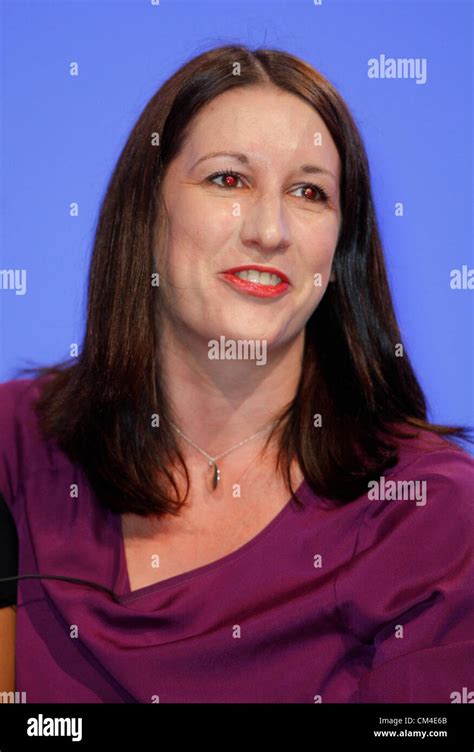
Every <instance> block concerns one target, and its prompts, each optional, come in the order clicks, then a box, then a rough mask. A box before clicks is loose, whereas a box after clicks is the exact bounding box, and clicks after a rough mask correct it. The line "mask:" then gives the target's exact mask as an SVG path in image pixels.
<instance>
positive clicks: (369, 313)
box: [22, 45, 472, 516]
mask: <svg viewBox="0 0 474 752" xmlns="http://www.w3.org/2000/svg"><path fill="white" fill-rule="evenodd" d="M236 73H237V75H236ZM262 84H264V85H272V86H277V87H279V88H280V89H283V90H285V91H287V92H291V93H292V94H294V95H296V96H298V97H302V98H303V99H304V100H305V101H306V102H308V103H309V104H310V105H312V106H313V107H314V109H315V110H316V111H317V112H318V113H319V115H320V116H321V118H322V119H323V120H324V122H325V124H326V126H327V128H328V129H329V132H330V133H331V136H332V138H333V140H334V143H335V145H336V147H337V150H338V153H339V157H340V160H341V168H342V169H341V183H340V203H341V210H342V225H341V231H340V235H339V239H338V243H337V247H336V250H335V256H334V262H333V269H334V271H335V277H336V279H335V282H331V283H330V284H329V285H328V288H327V290H326V292H325V294H324V296H323V298H322V300H321V302H320V304H319V305H318V307H317V308H316V310H315V311H314V313H313V315H312V316H311V318H310V319H309V320H308V322H307V324H306V333H305V346H304V360H303V365H302V371H301V377H300V382H299V385H298V388H297V392H296V395H295V398H294V400H293V401H292V403H291V404H290V405H288V406H285V409H284V411H283V412H282V414H281V415H280V417H279V420H278V422H277V424H276V426H275V428H274V429H273V431H272V433H271V434H270V435H269V437H268V440H267V443H266V444H265V447H266V446H267V445H268V442H269V441H270V439H271V437H272V435H273V434H274V433H275V431H277V432H278V433H277V434H276V435H275V438H278V448H279V454H278V457H277V469H280V470H282V472H283V475H284V477H285V478H286V482H287V484H288V489H289V491H290V492H291V494H292V495H293V498H295V501H296V502H297V503H298V501H299V500H298V499H297V497H295V496H294V489H293V488H292V484H291V478H290V472H289V468H290V464H291V461H292V460H293V459H294V458H297V460H298V462H299V465H300V467H301V469H302V471H303V473H304V476H305V478H306V481H307V482H308V484H309V485H310V486H311V488H312V489H313V490H314V491H315V493H316V494H318V495H320V496H323V497H326V498H328V499H332V500H335V501H336V502H340V503H347V502H349V501H351V500H354V499H356V498H358V497H359V496H361V495H362V494H363V493H364V492H366V491H367V483H368V481H369V480H370V479H371V478H373V477H376V476H380V475H381V474H382V473H383V472H384V471H385V470H387V469H388V468H391V467H393V466H394V465H396V463H397V462H398V452H397V441H396V440H395V439H396V438H397V437H398V438H401V437H409V438H413V437H415V436H416V435H417V430H418V429H427V430H429V431H431V432H433V434H438V435H440V436H451V437H453V438H454V439H458V440H459V439H462V440H464V441H469V442H472V437H471V436H470V432H471V430H472V429H471V428H466V427H464V426H456V427H452V426H444V425H436V424H432V423H429V422H428V421H427V413H426V401H425V397H424V394H423V392H422V389H421V387H420V385H419V383H418V380H417V378H416V376H415V374H414V371H413V369H412V366H411V364H410V360H409V358H408V356H407V354H406V351H405V354H404V356H403V357H397V356H396V348H397V346H398V345H400V344H402V342H403V340H402V337H401V334H400V331H399V328H398V325H397V322H396V318H395V313H394V309H393V304H392V300H391V293H390V288H389V284H388V280H387V275H386V270H385V264H384V259H383V251H382V246H381V241H380V237H379V232H378V228H377V221H376V217H375V211H374V204H373V199H372V194H371V186H370V177H369V168H368V161H367V155H366V152H365V148H364V145H363V142H362V138H361V136H360V134H359V132H358V129H357V126H356V125H355V122H354V120H353V118H352V116H351V113H350V112H349V110H348V107H347V105H346V104H345V102H344V100H343V99H342V97H341V96H340V94H339V93H338V92H337V91H336V90H335V88H334V87H333V86H332V85H331V83H330V82H329V81H328V80H327V79H326V78H324V77H323V76H322V75H321V74H320V73H319V72H317V71H316V70H315V69H313V68H312V67H311V66H310V65H308V64H307V63H305V62H304V61H302V60H300V59H298V58H297V57H294V56H293V55H290V54H288V53H286V52H283V51H279V50H267V49H256V50H250V49H248V48H247V47H245V46H243V45H226V46H223V47H218V48H214V49H211V50H209V51H207V52H205V53H203V54H201V55H199V56H197V57H195V58H194V59H192V60H190V61H189V62H188V63H186V64H185V65H184V66H183V67H181V68H180V69H179V70H178V71H177V72H176V73H175V74H174V75H172V76H171V78H169V79H168V80H167V81H166V82H165V83H164V84H163V85H162V86H161V87H160V89H159V90H158V91H157V92H156V94H155V95H154V96H153V97H152V99H151V100H150V101H149V102H148V104H147V105H146V107H145V109H144V111H143V113H142V114H141V115H140V117H139V119H138V121H137V123H136V125H135V126H134V128H133V130H132V132H131V134H130V136H129V138H128V140H127V143H126V145H125V147H124V149H123V151H122V153H121V155H120V157H119V160H118V162H117V165H116V167H115V170H114V172H113V174H112V177H111V179H110V182H109V185H108V187H107V190H106V193H105V197H104V199H103V202H102V206H101V209H100V214H99V219H98V223H97V229H96V234H95V242H94V248H93V254H92V259H91V265H90V270H89V277H88V302H87V325H86V333H85V338H84V342H83V345H82V348H81V352H80V354H79V356H78V357H77V358H76V359H74V360H73V361H72V362H71V359H68V360H66V361H62V362H61V363H57V364H56V365H54V366H46V367H36V368H28V369H25V368H24V369H22V372H23V373H25V372H32V371H33V372H35V373H36V374H37V375H39V376H40V377H45V378H44V379H42V381H41V387H42V388H41V393H40V397H39V399H38V400H37V402H36V413H37V415H38V418H39V425H40V428H41V431H42V433H43V435H44V437H45V438H46V439H49V438H52V439H55V440H56V441H57V442H58V444H59V446H60V447H61V449H62V450H63V451H64V452H65V453H66V455H67V456H68V457H69V458H70V459H71V460H72V461H73V462H77V463H79V464H80V465H81V466H82V468H83V469H84V471H85V472H86V475H87V478H88V480H89V482H90V483H91V486H92V488H93V490H94V492H95V493H96V495H97V498H98V499H99V501H100V502H101V503H102V504H104V505H106V506H107V507H108V508H109V509H111V510H112V511H114V512H117V513H122V512H133V513H135V514H138V515H142V516H148V515H150V514H157V515H162V514H165V513H172V514H176V513H177V512H178V511H179V507H180V505H181V503H184V501H185V499H186V498H187V495H188V492H189V475H188V471H187V469H186V465H185V462H184V459H183V457H182V455H181V453H180V450H179V448H178V446H177V444H176V440H175V437H174V434H173V433H172V431H171V430H167V426H168V425H169V420H173V418H174V416H173V415H172V411H171V407H170V405H169V404H168V402H167V400H166V395H165V390H164V385H163V383H162V377H161V369H160V360H159V356H158V352H159V348H158V345H159V337H160V326H159V316H158V315H157V312H158V311H159V304H160V288H159V286H156V285H153V284H152V283H151V280H152V275H153V274H154V273H155V272H156V269H155V266H154V260H153V258H154V256H153V241H154V238H155V232H156V227H161V226H162V224H161V223H164V212H163V205H162V201H161V194H160V186H161V181H162V179H163V176H164V174H165V170H166V168H167V166H168V165H169V163H170V162H171V160H172V159H173V158H174V157H175V156H176V155H177V154H178V152H179V150H180V148H181V147H182V145H183V142H184V140H185V138H186V135H187V131H188V128H189V126H190V124H191V121H192V119H193V117H194V115H196V113H197V112H198V111H199V110H200V108H201V107H203V106H204V105H206V104H208V103H209V102H210V101H211V100H212V99H213V98H214V97H216V96H218V95H219V94H221V93H223V92H225V91H228V90H229V89H231V88H233V87H237V86H238V87H242V86H252V85H262ZM155 223H157V224H155ZM315 414H320V415H321V416H322V419H323V424H322V426H321V427H317V428H315V427H314V422H313V416H314V415H315ZM154 415H155V416H156V415H159V421H160V427H159V428H157V427H156V426H154V425H153V421H152V416H154ZM409 426H411V427H412V429H413V428H414V429H416V430H415V432H413V431H412V432H411V433H406V430H407V429H409ZM404 431H405V433H404ZM450 443H451V445H453V446H456V444H453V443H452V442H450ZM178 463H180V465H181V469H183V470H184V473H185V477H186V480H187V491H186V495H185V497H184V499H182V500H181V499H180V498H179V494H178V487H177V485H176V483H175V481H174V480H173V473H172V470H173V468H174V469H175V470H176V468H178ZM171 488H173V490H174V493H170V490H171Z"/></svg>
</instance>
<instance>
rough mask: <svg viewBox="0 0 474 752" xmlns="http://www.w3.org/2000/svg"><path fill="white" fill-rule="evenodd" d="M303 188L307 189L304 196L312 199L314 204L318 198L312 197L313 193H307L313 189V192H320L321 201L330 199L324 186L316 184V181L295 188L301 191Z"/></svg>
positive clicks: (309, 199)
mask: <svg viewBox="0 0 474 752" xmlns="http://www.w3.org/2000/svg"><path fill="white" fill-rule="evenodd" d="M302 188H303V189H304V191H305V195H304V196H303V198H305V199H306V200H307V201H312V202H313V203H314V204H315V203H316V202H317V198H312V196H311V193H310V195H306V194H307V192H308V191H312V193H313V194H317V193H319V194H320V196H321V199H320V200H321V201H327V200H328V199H329V196H328V194H327V193H326V191H325V190H324V188H321V186H320V185H314V183H306V184H305V185H300V186H298V188H295V190H296V191H300V190H301V189H302Z"/></svg>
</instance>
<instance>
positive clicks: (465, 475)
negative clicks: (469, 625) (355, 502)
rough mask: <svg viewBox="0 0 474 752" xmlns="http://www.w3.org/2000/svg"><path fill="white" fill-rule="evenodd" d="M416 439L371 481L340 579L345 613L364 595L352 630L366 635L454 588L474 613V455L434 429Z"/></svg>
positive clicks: (405, 446) (402, 448) (360, 600)
mask: <svg viewBox="0 0 474 752" xmlns="http://www.w3.org/2000/svg"><path fill="white" fill-rule="evenodd" d="M410 442H411V443H410ZM410 442H408V443H405V440H403V442H402V445H401V446H400V461H399V462H398V464H397V465H396V466H395V467H394V468H392V469H391V470H390V471H388V472H386V473H384V474H383V476H381V477H379V478H373V480H372V481H371V483H370V484H369V489H368V491H367V494H366V498H365V500H364V501H365V503H364V512H363V514H362V517H361V522H360V526H359V530H358V533H357V539H356V542H355V546H354V550H353V555H352V557H351V561H350V562H349V563H348V565H347V567H346V568H345V571H344V573H343V574H342V575H341V576H340V578H339V582H338V587H337V589H338V594H339V599H340V604H341V608H342V609H343V610H344V608H345V605H347V606H349V605H350V604H352V606H354V597H355V596H354V594H357V596H356V600H357V612H358V614H359V617H360V619H357V625H356V624H355V623H353V624H352V627H353V628H355V629H356V631H358V630H360V632H361V633H364V634H366V635H367V632H366V630H368V633H370V630H371V628H373V626H374V625H375V624H377V623H379V622H380V621H381V620H387V621H389V620H390V619H391V618H396V617H397V615H399V614H400V613H402V612H404V611H407V610H409V609H411V608H412V607H415V606H416V605H417V604H420V603H422V602H428V601H429V600H430V599H431V598H433V597H435V598H436V597H438V596H439V597H441V598H445V597H446V595H447V593H448V592H449V593H450V599H452V598H453V597H454V592H456V593H457V595H458V597H459V600H460V601H463V600H465V603H466V607H467V602H468V601H469V603H470V605H469V608H470V609H471V612H472V613H474V546H473V540H474V459H473V457H472V456H471V455H469V454H468V453H467V452H465V451H464V450H463V449H461V448H460V447H458V446H456V445H454V444H453V443H452V442H450V441H446V440H445V439H440V437H438V436H436V435H434V434H432V433H431V432H425V431H423V432H421V433H420V434H419V436H418V438H417V439H414V440H410ZM436 593H437V594H438V596H435V594H436ZM352 611H353V609H352ZM353 613H355V611H353Z"/></svg>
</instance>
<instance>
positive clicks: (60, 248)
mask: <svg viewBox="0 0 474 752" xmlns="http://www.w3.org/2000/svg"><path fill="white" fill-rule="evenodd" d="M1 34H2V48H1V49H2V53H1V65H2V71H3V72H2V77H1V87H2V92H1V112H0V127H1V161H2V164H1V172H2V185H1V195H0V206H1V220H2V223H1V236H0V239H1V256H0V268H2V269H8V268H14V269H26V270H27V294H26V295H24V296H19V295H18V296H17V295H15V292H14V291H13V290H0V381H6V380H8V379H9V378H13V377H14V376H15V375H16V371H17V369H18V368H19V367H21V366H24V365H34V364H37V363H41V364H46V363H52V362H55V361H57V360H62V359H64V358H66V357H68V356H69V348H70V345H71V343H74V342H75V343H78V344H80V342H81V340H82V335H83V331H84V323H85V305H86V288H85V283H86V275H87V269H88V264H89V258H90V253H91V249H92V240H93V231H94V228H95V224H96V221H97V217H98V211H99V204H100V201H101V198H102V196H103V193H104V191H105V187H106V183H107V181H108V179H109V177H110V174H111V171H112V169H113V167H114V164H115V162H116V160H117V158H118V156H119V153H120V151H121V148H122V146H123V145H124V143H125V140H126V138H127V136H128V134H129V132H130V130H131V128H132V126H133V124H134V123H135V121H136V119H137V118H138V116H139V115H140V113H141V111H142V109H143V108H144V106H145V104H146V103H147V101H148V100H149V98H150V97H151V96H152V95H153V94H154V93H155V91H156V90H157V89H158V88H159V86H160V85H161V84H162V83H163V82H164V81H165V80H166V78H168V77H169V76H170V75H171V74H172V73H173V72H174V71H175V70H176V69H177V68H178V67H180V66H181V65H182V64H183V63H184V62H185V61H186V60H188V59H190V58H191V57H193V56H195V55H197V54H200V53H201V52H203V51H205V50H207V49H209V48H211V47H213V46H217V45H221V44H229V43H235V42H237V43H244V44H247V45H249V46H251V47H257V46H264V47H277V48H279V49H283V50H287V51H289V52H291V53H293V54H295V55H297V56H298V57H301V58H303V59H304V60H306V61H308V62H309V63H310V64H312V65H313V66H314V67H316V68H317V69H319V70H320V71H321V72H322V73H323V74H324V75H325V76H326V77H327V78H329V80H330V81H331V82H332V83H333V84H334V85H335V86H336V88H337V89H338V90H339V92H340V93H341V94H342V96H343V97H344V99H345V100H346V102H347V103H348V105H349V107H350V109H351V111H352V113H353V115H354V117H355V120H356V122H357V124H358V126H359V128H360V130H361V133H362V136H363V139H364V141H365V144H366V148H367V152H368V156H369V162H370V166H371V175H372V185H373V191H374V197H375V202H376V208H377V213H378V221H379V227H380V230H381V235H382V242H383V244H384V248H385V254H386V262H387V268H388V272H389V278H390V282H391V286H392V291H393V297H394V302H395V308H396V312H397V316H398V320H399V323H400V327H401V330H402V334H403V337H404V342H405V344H406V346H407V350H408V354H409V355H410V357H411V359H412V362H413V365H414V367H415V370H416V373H417V376H418V378H419V380H420V383H421V385H422V387H423V389H424V390H425V394H426V396H427V400H428V404H429V408H430V409H429V418H430V419H431V420H433V421H435V422H442V423H446V422H447V423H461V424H467V425H474V398H473V382H474V378H473V330H474V326H473V324H474V316H473V305H472V301H473V295H474V291H472V290H471V291H470V290H452V289H451V288H450V272H451V270H452V269H454V268H459V269H460V268H461V267H462V265H463V264H466V265H467V266H468V267H469V268H472V267H473V266H474V263H473V212H472V208H473V204H474V202H473V142H472V134H473V132H474V129H473V109H472V97H473V70H474V59H473V4H472V3H471V2H461V1H458V0H451V2H436V0H426V1H425V2H407V1H406V2H403V0H402V1H401V2H400V1H397V2H394V1H393V0H383V1H381V0H378V2H375V1H374V2H357V1H354V2H338V1H337V0H325V1H324V2H323V5H321V6H317V5H314V3H313V0H291V2H288V0H286V1H285V2H270V1H267V0H265V1H262V0H260V2H255V0H254V2H250V3H248V2H244V1H243V0H238V1H236V0H218V1H217V0H216V1H215V2H206V1H205V0H201V1H199V2H198V1H197V0H194V1H192V0H191V1H186V0H181V1H176V0H174V1H173V0H169V1H167V0H161V2H160V3H159V5H152V3H151V2H150V0H136V1H135V2H116V1H115V0H114V1H112V0H109V1H108V2H93V1H88V0H83V1H82V2H73V1H69V2H47V3H46V2H40V1H38V2H22V1H21V0H20V1H19V0H16V1H15V2H3V3H2V29H1ZM380 54H384V55H385V56H386V57H394V58H405V57H406V58H426V59H427V82H426V83H425V84H423V85H420V84H417V83H416V81H415V79H369V78H368V76H367V69H368V60H369V58H373V57H376V58H378V57H379V55H380ZM71 61H76V62H78V63H79V76H78V77H74V76H70V75H69V65H70V63H71ZM76 201H77V202H78V203H79V216H78V217H70V216H69V204H70V203H71V202H76ZM399 201H401V202H403V203H404V212H405V214H404V217H396V216H395V214H394V206H395V203H396V202H399ZM468 448H469V447H468ZM469 451H471V452H472V448H471V449H469Z"/></svg>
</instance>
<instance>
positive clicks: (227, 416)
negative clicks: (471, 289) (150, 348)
mask: <svg viewBox="0 0 474 752" xmlns="http://www.w3.org/2000/svg"><path fill="white" fill-rule="evenodd" d="M161 336H162V338H163V339H162V341H164V342H166V345H165V346H164V347H163V348H162V355H161V358H160V369H161V374H162V378H163V379H164V384H165V390H166V393H167V398H168V400H169V402H170V405H171V408H172V410H173V415H174V418H173V419H174V422H175V423H176V425H177V426H178V427H179V428H180V429H181V430H182V431H183V432H184V433H185V434H186V435H187V436H188V437H189V438H191V439H193V441H195V442H196V443H197V444H199V446H200V447H201V448H202V449H204V450H205V451H206V452H207V453H208V454H210V455H211V456H216V455H218V454H219V453H221V452H224V451H226V449H228V448H229V447H230V446H232V445H233V444H236V443H238V442H239V441H241V440H242V439H245V438H247V436H250V435H251V434H253V433H255V432H256V431H258V430H260V429H261V428H263V427H264V426H265V425H267V424H268V425H269V424H270V423H271V421H273V420H275V418H276V417H277V416H278V415H279V414H280V413H281V412H282V411H283V410H284V409H285V408H286V407H287V406H288V404H289V403H290V402H291V401H292V400H293V399H294V397H295V394H296V390H297V387H298V382H299V378H300V374H301V363H302V356H303V346H304V330H303V332H301V334H300V336H298V337H297V338H296V339H294V340H293V341H291V342H289V343H286V344H285V345H283V346H281V347H278V348H274V349H268V351H267V355H266V363H265V365H262V366H259V365H257V364H256V362H255V360H210V359H209V358H208V340H207V339H206V340H205V341H204V340H198V339H197V337H196V335H195V334H194V333H193V334H192V335H188V336H186V333H185V332H181V333H180V335H179V336H177V335H176V332H175V330H174V329H173V330H171V331H166V333H164V332H163V331H162V335H161ZM269 429H270V425H269ZM266 436H267V434H266V433H264V434H262V437H261V438H263V439H266ZM248 446H250V445H248Z"/></svg>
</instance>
